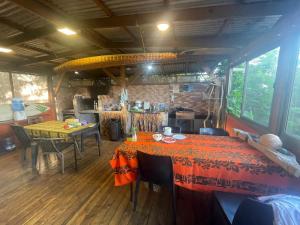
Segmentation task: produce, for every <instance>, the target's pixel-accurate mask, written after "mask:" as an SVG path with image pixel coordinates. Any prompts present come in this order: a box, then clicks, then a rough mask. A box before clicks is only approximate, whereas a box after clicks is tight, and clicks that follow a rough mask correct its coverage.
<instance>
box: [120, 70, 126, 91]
mask: <svg viewBox="0 0 300 225" xmlns="http://www.w3.org/2000/svg"><path fill="white" fill-rule="evenodd" d="M120 75H121V88H126V71H125V66H124V65H122V66H121V67H120Z"/></svg>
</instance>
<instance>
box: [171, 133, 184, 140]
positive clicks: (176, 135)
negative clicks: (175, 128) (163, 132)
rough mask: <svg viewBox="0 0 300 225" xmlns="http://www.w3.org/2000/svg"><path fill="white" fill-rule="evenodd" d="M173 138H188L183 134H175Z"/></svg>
mask: <svg viewBox="0 0 300 225" xmlns="http://www.w3.org/2000/svg"><path fill="white" fill-rule="evenodd" d="M173 138H175V139H176V140H183V139H186V136H184V135H183V134H175V135H173Z"/></svg>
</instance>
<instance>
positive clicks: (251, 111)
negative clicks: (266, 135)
mask: <svg viewBox="0 0 300 225" xmlns="http://www.w3.org/2000/svg"><path fill="white" fill-rule="evenodd" d="M278 56H279V48H276V49H274V50H272V51H269V52H267V53H265V54H263V55H261V56H259V57H257V58H255V59H252V60H251V61H249V62H248V68H247V76H246V81H245V94H244V100H243V110H242V116H243V117H246V118H247V119H250V120H252V121H255V122H256V123H258V124H261V125H263V126H268V125H269V118H270V114H271V107H272V99H273V91H274V89H273V86H274V82H275V78H276V72H277V64H278Z"/></svg>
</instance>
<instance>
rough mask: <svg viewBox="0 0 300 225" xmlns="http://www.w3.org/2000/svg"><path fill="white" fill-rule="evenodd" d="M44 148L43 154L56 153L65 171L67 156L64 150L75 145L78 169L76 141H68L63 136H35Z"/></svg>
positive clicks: (62, 169)
mask: <svg viewBox="0 0 300 225" xmlns="http://www.w3.org/2000/svg"><path fill="white" fill-rule="evenodd" d="M34 140H35V141H37V143H38V145H39V146H40V147H41V148H42V153H43V155H47V154H51V153H55V154H56V155H57V157H58V158H59V159H60V161H61V172H62V174H63V173H64V172H65V161H64V159H65V157H64V153H63V151H64V150H66V149H67V148H69V147H70V146H72V145H73V149H74V159H75V168H76V169H77V155H76V148H75V144H74V142H66V141H65V140H64V139H63V138H34Z"/></svg>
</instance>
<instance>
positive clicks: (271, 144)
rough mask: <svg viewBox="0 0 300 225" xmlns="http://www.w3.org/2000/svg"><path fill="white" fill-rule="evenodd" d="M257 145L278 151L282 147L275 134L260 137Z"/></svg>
mask: <svg viewBox="0 0 300 225" xmlns="http://www.w3.org/2000/svg"><path fill="white" fill-rule="evenodd" d="M259 143H260V144H262V145H264V146H265V147H268V148H272V149H278V148H281V147H282V141H281V140H280V138H279V137H278V136H276V135H275V134H264V135H262V136H260V138H259Z"/></svg>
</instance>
